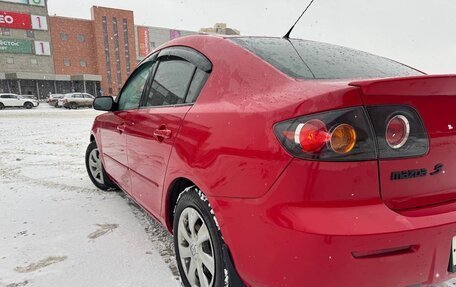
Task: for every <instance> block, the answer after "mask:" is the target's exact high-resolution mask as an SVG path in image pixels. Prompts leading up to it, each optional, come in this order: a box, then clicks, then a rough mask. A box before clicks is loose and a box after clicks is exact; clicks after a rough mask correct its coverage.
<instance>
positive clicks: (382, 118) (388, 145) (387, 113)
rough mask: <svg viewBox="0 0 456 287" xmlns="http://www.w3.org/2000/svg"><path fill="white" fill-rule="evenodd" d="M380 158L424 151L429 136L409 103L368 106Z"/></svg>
mask: <svg viewBox="0 0 456 287" xmlns="http://www.w3.org/2000/svg"><path fill="white" fill-rule="evenodd" d="M367 111H368V113H369V117H370V119H371V121H372V125H373V127H374V130H375V134H376V137H377V146H378V152H379V153H378V154H379V158H380V159H388V158H402V157H416V156H422V155H425V154H427V152H428V150H429V139H428V136H427V132H426V129H425V128H424V124H423V122H422V120H421V117H420V116H419V114H418V112H417V111H416V110H415V109H413V108H412V107H409V106H398V105H392V106H387V105H384V106H369V107H367Z"/></svg>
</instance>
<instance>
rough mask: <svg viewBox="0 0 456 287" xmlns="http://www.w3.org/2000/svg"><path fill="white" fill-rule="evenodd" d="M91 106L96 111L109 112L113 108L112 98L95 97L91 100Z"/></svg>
mask: <svg viewBox="0 0 456 287" xmlns="http://www.w3.org/2000/svg"><path fill="white" fill-rule="evenodd" d="M93 108H94V109H95V110H97V111H105V112H110V111H112V110H113V108H114V100H113V98H112V97H97V98H95V100H94V101H93Z"/></svg>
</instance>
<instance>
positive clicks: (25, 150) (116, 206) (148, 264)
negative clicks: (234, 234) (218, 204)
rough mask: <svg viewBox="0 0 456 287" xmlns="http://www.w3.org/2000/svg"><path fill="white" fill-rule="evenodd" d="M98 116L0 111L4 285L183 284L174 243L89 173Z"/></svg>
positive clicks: (0, 278) (0, 266)
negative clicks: (87, 165) (101, 187)
mask: <svg viewBox="0 0 456 287" xmlns="http://www.w3.org/2000/svg"><path fill="white" fill-rule="evenodd" d="M97 114H98V112H96V111H94V110H91V109H80V110H65V109H56V108H51V107H49V106H48V105H47V104H42V105H40V107H39V108H37V109H33V110H21V109H17V110H3V111H1V113H0V286H7V287H19V286H27V287H29V286H33V287H34V286H46V287H47V286H135V287H137V286H138V287H139V286H163V287H165V286H180V283H179V279H178V273H177V267H176V265H175V261H174V253H173V250H172V238H171V236H169V235H168V234H167V232H166V231H165V230H164V229H163V228H162V227H161V226H160V225H158V224H156V223H155V222H154V221H153V220H150V219H149V218H148V217H147V216H146V215H144V213H143V212H142V211H140V210H139V209H138V208H137V206H136V205H135V204H133V203H132V202H131V201H129V200H128V199H127V198H126V197H125V196H124V195H123V194H122V193H120V192H110V193H105V192H102V191H100V190H98V189H96V188H95V187H94V186H93V184H92V182H91V181H90V180H89V178H88V177H87V176H86V171H85V165H84V154H85V148H86V146H87V144H88V141H89V131H90V128H91V124H92V121H93V119H94V117H95V116H96V115H97Z"/></svg>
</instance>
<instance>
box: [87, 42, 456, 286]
mask: <svg viewBox="0 0 456 287" xmlns="http://www.w3.org/2000/svg"><path fill="white" fill-rule="evenodd" d="M94 106H95V108H96V109H98V110H103V111H107V113H104V114H102V115H100V116H98V117H97V118H96V120H95V123H94V125H93V129H92V136H91V138H90V141H91V142H90V145H89V147H88V149H87V154H86V162H87V169H88V173H89V176H90V178H91V179H92V181H93V182H94V184H95V185H96V186H97V187H99V188H101V189H104V190H109V189H112V188H116V187H119V188H120V189H122V190H123V191H125V192H126V193H127V194H129V195H130V196H131V197H132V198H133V199H134V200H135V201H136V202H137V203H138V204H139V205H141V206H142V207H143V208H144V209H145V210H146V211H147V212H148V213H149V214H150V215H151V216H153V217H155V218H156V219H157V220H159V221H160V222H161V223H162V224H163V225H164V226H165V227H166V228H167V229H168V230H169V231H170V232H171V233H173V234H174V243H175V251H176V256H177V263H178V267H179V271H180V273H181V276H182V280H183V283H184V285H185V286H216V287H217V286H227V285H229V286H319V287H321V286H344V287H350V286H353V287H355V286H356V287H360V286H370V287H372V286H378V287H385V286H387V287H391V286H393V287H395V286H398V287H405V286H421V285H428V284H435V283H439V282H443V281H445V280H448V279H449V278H451V277H453V275H454V273H453V272H455V271H456V266H455V265H456V252H455V248H456V153H455V150H456V129H455V128H456V109H455V107H456V76H454V75H442V76H429V75H426V74H424V73H422V72H420V71H418V70H415V69H413V68H410V67H408V66H405V65H402V64H400V63H397V62H395V61H392V60H389V59H386V58H382V57H378V56H375V55H371V54H368V53H364V52H360V51H357V50H352V49H348V48H343V47H339V46H335V45H329V44H324V43H318V42H312V41H304V40H296V39H283V38H253V37H234V38H226V37H218V36H203V35H199V36H190V37H184V38H180V39H176V40H173V41H171V42H169V43H167V44H165V45H164V46H162V47H160V48H159V49H157V50H156V51H154V52H153V53H152V54H150V55H149V56H148V57H147V58H146V59H144V60H143V61H142V62H141V63H140V64H139V66H138V68H137V69H136V70H135V72H134V73H133V74H132V75H131V76H130V78H129V79H128V81H127V82H126V84H125V86H124V87H123V89H122V90H121V92H120V95H119V97H118V99H117V100H116V101H113V99H112V98H111V97H100V98H97V99H96V101H95V104H94Z"/></svg>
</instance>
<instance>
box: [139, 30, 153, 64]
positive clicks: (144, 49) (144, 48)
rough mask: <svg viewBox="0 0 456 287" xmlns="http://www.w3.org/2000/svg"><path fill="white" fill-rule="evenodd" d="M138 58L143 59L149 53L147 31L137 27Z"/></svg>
mask: <svg viewBox="0 0 456 287" xmlns="http://www.w3.org/2000/svg"><path fill="white" fill-rule="evenodd" d="M138 44H139V56H140V57H145V56H147V55H148V54H149V52H150V40H149V29H148V28H146V27H138Z"/></svg>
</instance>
